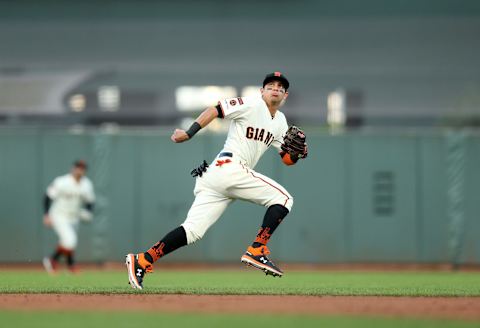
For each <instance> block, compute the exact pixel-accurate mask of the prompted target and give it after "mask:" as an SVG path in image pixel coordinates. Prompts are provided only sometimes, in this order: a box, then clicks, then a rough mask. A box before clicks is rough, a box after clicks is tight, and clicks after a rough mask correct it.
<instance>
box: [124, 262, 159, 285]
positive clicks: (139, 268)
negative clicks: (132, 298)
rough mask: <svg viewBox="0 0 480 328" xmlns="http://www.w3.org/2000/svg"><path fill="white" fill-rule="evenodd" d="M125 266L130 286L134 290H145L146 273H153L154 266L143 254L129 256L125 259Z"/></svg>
mask: <svg viewBox="0 0 480 328" xmlns="http://www.w3.org/2000/svg"><path fill="white" fill-rule="evenodd" d="M125 265H126V266H127V272H128V281H129V282H130V286H132V288H134V289H143V278H144V277H145V274H146V273H150V272H153V267H152V264H151V263H150V262H148V261H147V260H146V259H145V256H144V255H143V253H140V254H136V255H135V254H128V255H127V256H126V258H125Z"/></svg>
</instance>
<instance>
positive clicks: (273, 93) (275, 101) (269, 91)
mask: <svg viewBox="0 0 480 328" xmlns="http://www.w3.org/2000/svg"><path fill="white" fill-rule="evenodd" d="M260 91H261V93H262V97H263V99H264V100H265V101H266V102H267V103H270V104H272V105H279V104H281V103H282V101H284V100H285V99H287V97H288V91H286V90H285V87H284V86H283V84H282V82H280V81H272V82H270V83H267V84H266V85H265V87H264V88H262V89H260Z"/></svg>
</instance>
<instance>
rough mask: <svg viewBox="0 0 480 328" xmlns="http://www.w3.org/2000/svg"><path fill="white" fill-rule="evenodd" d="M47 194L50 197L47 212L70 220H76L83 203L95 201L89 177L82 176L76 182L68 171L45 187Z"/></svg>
mask: <svg viewBox="0 0 480 328" xmlns="http://www.w3.org/2000/svg"><path fill="white" fill-rule="evenodd" d="M47 195H48V197H50V198H51V199H52V206H51V207H50V210H49V214H50V215H51V216H57V217H58V216H59V217H62V218H64V219H66V220H68V221H72V222H78V219H79V215H80V210H81V209H82V207H83V205H84V203H92V202H94V201H95V194H94V191H93V185H92V182H91V181H90V179H88V178H87V177H85V176H84V177H82V178H81V179H80V181H78V182H77V180H75V178H74V177H73V175H72V174H70V173H69V174H66V175H63V176H60V177H57V178H56V179H55V180H53V182H52V183H51V184H50V185H49V186H48V188H47Z"/></svg>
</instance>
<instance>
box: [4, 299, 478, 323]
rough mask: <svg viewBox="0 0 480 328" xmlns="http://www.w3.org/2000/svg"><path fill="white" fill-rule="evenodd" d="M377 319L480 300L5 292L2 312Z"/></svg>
mask: <svg viewBox="0 0 480 328" xmlns="http://www.w3.org/2000/svg"><path fill="white" fill-rule="evenodd" d="M259 307H261V309H262V313H265V314H269V313H272V314H278V313H282V314H317V315H318V314H330V315H345V314H347V315H373V316H379V315H380V316H389V317H415V318H446V319H464V320H480V297H435V298H434V297H375V296H370V297H361V296H324V297H315V296H236V295H231V296H217V295H71V294H3V295H0V309H11V310H26V311H30V310H73V311H80V310H87V311H89V310H96V311H158V312H169V313H187V312H188V313H238V314H242V313H249V312H256V311H258V308H259Z"/></svg>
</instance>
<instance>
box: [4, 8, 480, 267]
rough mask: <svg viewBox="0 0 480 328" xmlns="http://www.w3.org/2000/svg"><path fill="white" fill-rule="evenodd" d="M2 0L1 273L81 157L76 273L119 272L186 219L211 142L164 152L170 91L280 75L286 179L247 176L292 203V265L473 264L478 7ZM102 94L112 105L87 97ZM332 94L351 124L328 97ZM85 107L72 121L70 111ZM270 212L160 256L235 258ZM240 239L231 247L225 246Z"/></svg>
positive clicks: (215, 136) (40, 241) (45, 240)
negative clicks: (296, 143)
mask: <svg viewBox="0 0 480 328" xmlns="http://www.w3.org/2000/svg"><path fill="white" fill-rule="evenodd" d="M380 3H381V1H374V0H369V1H362V3H361V4H352V2H348V1H336V2H330V1H324V2H316V1H300V2H295V3H292V2H290V1H263V2H261V3H257V2H254V1H243V2H242V3H234V2H222V1H213V0H212V1H202V2H197V1H180V2H178V1H177V2H175V3H172V2H164V1H160V2H153V1H140V2H138V1H136V2H134V1H120V2H117V1H115V2H113V1H112V2H110V1H104V2H101V3H99V2H97V1H89V0H86V1H82V2H76V3H73V2H63V1H51V2H50V1H49V2H45V3H42V2H37V1H22V2H15V3H13V2H9V1H2V2H0V45H1V47H0V124H1V126H0V199H1V200H2V201H1V206H0V221H1V229H0V246H1V247H2V250H3V252H2V254H0V261H1V262H5V263H11V262H32V263H37V262H40V260H41V258H42V257H43V256H44V255H46V253H47V252H48V251H49V250H50V249H51V248H52V246H53V243H54V241H55V239H54V236H53V233H52V232H51V231H49V230H46V229H45V228H43V226H42V223H41V217H42V203H41V200H42V194H43V191H44V189H45V187H46V185H47V184H48V183H49V182H50V181H51V180H52V179H53V178H54V177H55V176H57V175H59V174H61V173H63V172H66V171H67V170H68V168H69V166H70V164H71V162H72V161H73V159H75V158H77V157H84V158H86V159H87V160H88V161H89V162H90V163H91V170H90V173H89V175H90V176H91V177H92V179H93V181H94V183H95V186H96V188H97V194H98V196H99V199H98V206H97V216H96V219H95V221H94V222H93V223H92V224H91V225H89V226H82V228H81V236H80V238H81V240H80V247H79V252H78V255H79V259H80V260H81V261H82V262H104V261H114V262H115V261H118V262H121V261H122V259H123V255H124V254H125V253H126V252H128V251H133V250H143V249H145V248H146V247H148V246H150V245H151V244H152V243H153V242H155V241H157V240H158V239H159V238H160V237H161V236H163V234H164V232H166V231H168V230H170V229H171V228H173V227H175V226H176V225H177V224H179V223H180V222H182V221H183V219H184V216H185V215H186V211H187V210H188V208H189V206H190V204H191V201H192V200H193V195H192V188H193V183H194V180H193V179H192V178H191V177H190V176H189V171H190V169H191V168H193V167H194V166H195V165H197V164H198V163H199V162H201V161H202V160H203V159H207V160H210V159H212V158H213V157H214V156H215V154H216V152H217V151H218V150H219V149H220V147H221V145H222V142H223V140H224V135H223V134H222V132H221V131H217V132H214V131H212V132H208V133H205V134H203V135H199V136H198V138H196V139H195V141H194V142H191V143H187V144H184V145H183V144H182V145H174V144H172V143H171V142H170V141H169V134H170V133H171V131H172V129H173V128H174V127H175V126H177V125H181V124H182V122H184V119H185V118H191V117H194V116H195V114H197V113H198V111H196V112H195V111H194V112H184V111H179V110H178V109H177V104H176V100H175V92H176V90H177V88H178V87H180V86H191V85H193V86H207V85H216V86H233V87H234V88H236V90H241V89H242V88H243V87H245V86H249V85H258V84H259V82H260V81H261V79H262V78H263V76H264V75H265V74H266V73H267V72H270V71H274V70H280V71H283V72H284V73H285V74H286V75H287V76H288V77H289V79H290V80H291V84H292V88H291V97H290V99H289V102H288V103H287V105H286V106H285V109H284V112H285V114H286V115H287V117H288V118H289V119H290V120H291V121H292V122H294V123H296V124H298V125H300V126H302V127H305V129H306V131H307V135H308V140H309V145H310V152H311V156H309V158H308V160H307V161H305V162H302V163H301V164H300V165H298V166H297V167H293V168H287V167H283V166H282V165H281V163H280V162H279V161H278V158H277V156H275V154H273V152H271V154H267V155H266V156H265V157H264V158H263V159H262V161H261V163H260V164H259V166H258V167H257V168H258V170H259V171H260V172H262V173H265V174H267V175H269V176H271V177H272V178H274V179H276V180H278V181H279V182H281V183H282V184H284V185H285V186H286V187H287V189H288V190H289V191H290V192H291V193H292V194H293V195H294V197H295V206H294V210H293V211H292V213H291V215H289V217H288V220H286V221H285V222H284V224H283V225H282V227H281V228H280V229H279V230H278V234H276V238H275V240H273V241H272V242H271V245H272V249H273V250H274V252H275V258H276V259H278V260H279V261H282V262H301V263H352V262H357V263H358V262H360V263H371V262H376V263H378V262H380V263H429V264H430V263H453V264H478V263H479V262H480V241H479V238H478V231H480V223H479V222H480V221H479V220H478V213H479V212H480V204H479V202H478V192H479V187H478V186H479V185H480V171H479V169H478V168H479V167H480V135H479V134H478V125H479V120H480V98H479V94H480V74H479V73H480V65H479V58H480V43H479V42H478V35H479V32H480V16H479V15H480V6H479V5H478V3H477V2H476V1H462V2H460V4H458V3H455V5H452V4H453V2H452V1H435V2H432V1H403V2H395V3H392V4H390V5H389V6H388V8H387V7H385V6H380V5H379V4H380ZM104 86H115V87H116V90H119V92H120V100H121V101H120V103H119V105H118V107H117V108H115V110H104V109H102V108H101V106H100V105H99V97H98V93H99V90H100V89H101V88H102V87H104ZM338 90H341V91H342V92H343V94H344V95H345V104H346V105H345V110H346V114H347V122H346V126H345V127H344V128H338V127H337V128H335V129H333V128H331V127H329V126H328V124H327V122H326V119H327V109H328V108H327V107H328V101H327V99H328V96H329V95H330V94H331V93H332V92H335V91H338ZM75 95H82V97H83V98H82V99H83V101H84V102H85V104H86V106H85V107H84V108H83V109H82V110H81V111H74V110H72V108H71V106H72V102H71V100H72V96H75ZM262 215H263V209H261V208H257V207H256V206H254V205H251V204H240V202H237V203H235V204H234V205H233V206H231V207H230V208H229V209H228V210H227V212H226V213H225V215H224V216H223V218H222V219H221V220H220V221H219V222H218V223H217V224H216V225H215V226H214V227H213V228H212V229H211V231H210V232H209V233H208V235H207V236H206V237H205V238H204V239H203V240H202V241H200V242H199V243H198V245H196V246H194V247H189V248H185V249H181V250H179V251H178V252H177V253H174V254H172V255H171V256H169V257H168V258H166V259H165V260H167V261H189V262H190V261H192V262H202V263H204V262H234V261H237V260H238V258H239V256H240V255H241V254H242V252H243V251H244V248H245V246H246V245H248V243H250V241H251V239H252V233H254V232H255V231H256V229H257V226H258V224H259V222H260V218H261V216H262ZM231 231H234V232H235V233H233V234H232V233H231Z"/></svg>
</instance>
